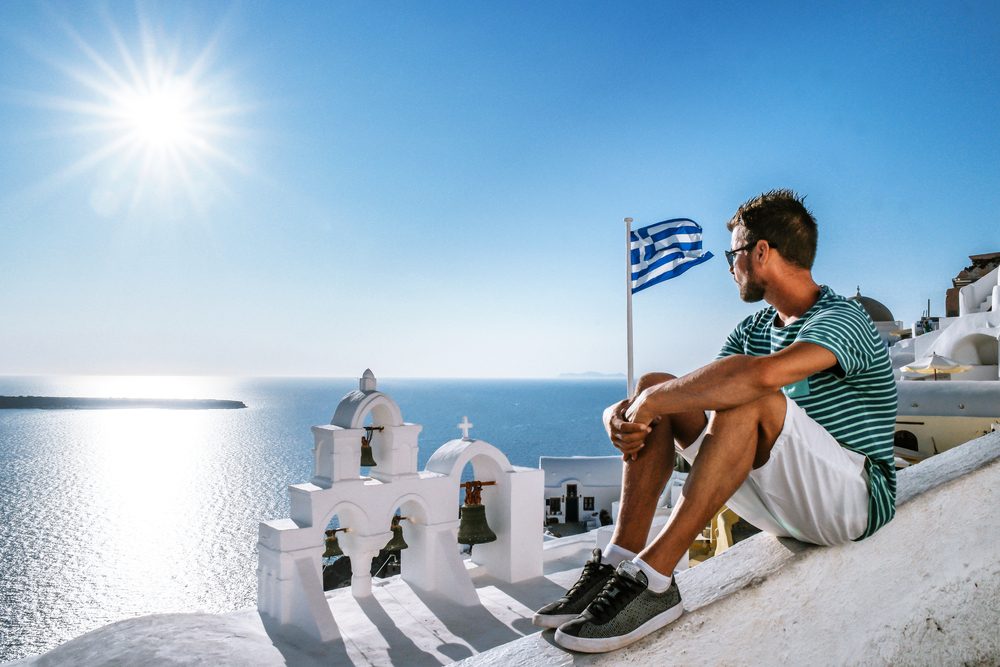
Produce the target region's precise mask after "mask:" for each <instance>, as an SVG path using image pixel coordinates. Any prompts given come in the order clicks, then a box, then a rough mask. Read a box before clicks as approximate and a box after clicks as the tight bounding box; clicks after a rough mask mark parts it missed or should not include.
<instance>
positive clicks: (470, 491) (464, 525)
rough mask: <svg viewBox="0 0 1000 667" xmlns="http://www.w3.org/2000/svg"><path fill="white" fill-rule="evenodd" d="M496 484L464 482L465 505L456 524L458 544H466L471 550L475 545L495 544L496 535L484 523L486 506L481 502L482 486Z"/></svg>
mask: <svg viewBox="0 0 1000 667" xmlns="http://www.w3.org/2000/svg"><path fill="white" fill-rule="evenodd" d="M491 484H496V482H479V481H472V482H465V483H464V484H462V486H464V487H465V503H464V504H463V505H462V509H461V511H460V519H461V520H460V521H459V524H458V543H459V544H468V545H469V547H470V548H471V547H472V546H473V545H475V544H486V543H487V542H495V541H496V539H497V534H496V533H494V532H493V530H492V529H491V528H490V525H489V524H488V523H487V522H486V506H485V505H483V503H482V500H481V493H482V490H483V486H487V485H491Z"/></svg>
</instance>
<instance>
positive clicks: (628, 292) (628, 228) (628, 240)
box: [625, 218, 635, 398]
mask: <svg viewBox="0 0 1000 667" xmlns="http://www.w3.org/2000/svg"><path fill="white" fill-rule="evenodd" d="M631 232H632V218H625V304H626V306H625V317H626V322H627V324H626V328H625V330H626V332H627V333H626V338H627V340H628V343H627V345H626V347H627V350H628V385H627V386H626V395H627V397H628V398H632V390H633V389H634V388H635V370H634V369H633V366H632V237H631Z"/></svg>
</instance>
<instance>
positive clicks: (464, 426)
mask: <svg viewBox="0 0 1000 667" xmlns="http://www.w3.org/2000/svg"><path fill="white" fill-rule="evenodd" d="M458 428H459V430H461V431H462V440H471V439H472V438H470V437H469V429H470V428H472V424H470V423H469V418H468V417H462V423H461V424H459V425H458Z"/></svg>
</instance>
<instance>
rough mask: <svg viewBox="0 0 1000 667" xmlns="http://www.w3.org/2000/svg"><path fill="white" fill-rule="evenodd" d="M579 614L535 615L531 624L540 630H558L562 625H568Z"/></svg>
mask: <svg viewBox="0 0 1000 667" xmlns="http://www.w3.org/2000/svg"><path fill="white" fill-rule="evenodd" d="M577 616H579V614H535V615H534V616H532V617H531V622H532V624H534V625H537V626H538V627H540V628H558V627H559V626H560V625H562V624H563V623H569V622H570V621H572V620H573V619H574V618H576V617H577Z"/></svg>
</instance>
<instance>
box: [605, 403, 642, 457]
mask: <svg viewBox="0 0 1000 667" xmlns="http://www.w3.org/2000/svg"><path fill="white" fill-rule="evenodd" d="M631 404H632V401H629V400H624V401H620V402H618V403H615V404H614V405H611V406H608V409H607V410H605V411H604V428H605V429H607V431H608V437H609V438H611V444H613V445H614V446H615V447H617V448H618V449H619V451H621V453H622V459H623V460H625V461H628V460H629V459H632V460H633V461H634V460H635V458H636V456H638V454H639V450H640V449H642V448H643V446H645V444H646V436H647V435H649V432H650V430H652V429H651V428H650V427H649V426H648V425H647V424H636V423H633V422H631V421H629V420H628V419H627V418H626V416H625V415H626V412H627V410H628V409H629V408H630V406H631Z"/></svg>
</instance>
